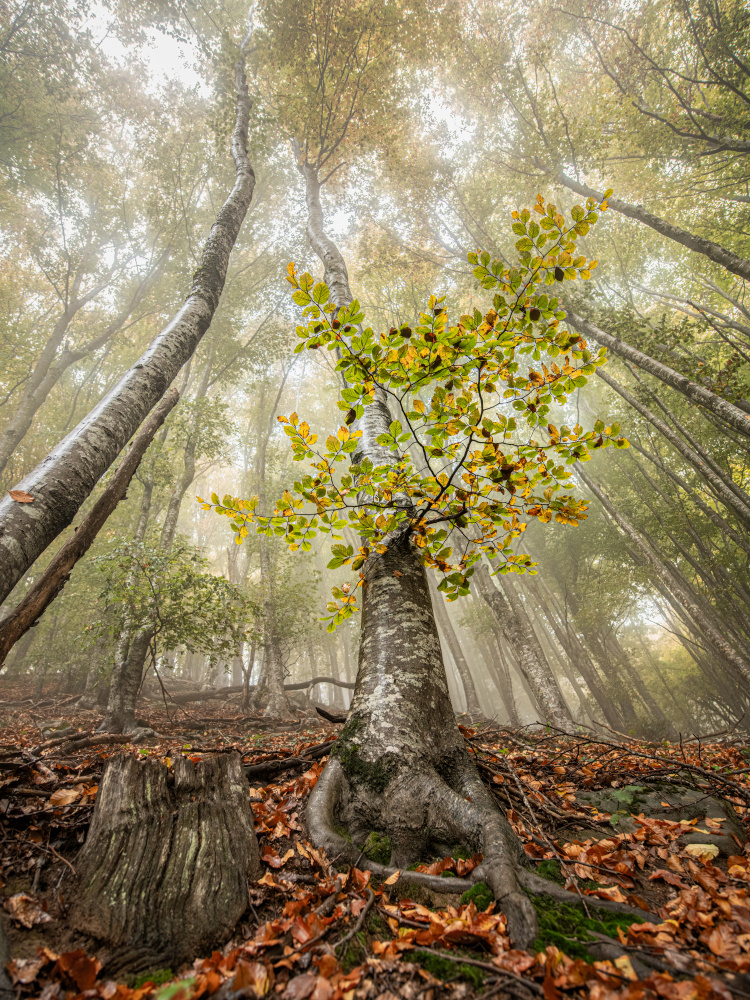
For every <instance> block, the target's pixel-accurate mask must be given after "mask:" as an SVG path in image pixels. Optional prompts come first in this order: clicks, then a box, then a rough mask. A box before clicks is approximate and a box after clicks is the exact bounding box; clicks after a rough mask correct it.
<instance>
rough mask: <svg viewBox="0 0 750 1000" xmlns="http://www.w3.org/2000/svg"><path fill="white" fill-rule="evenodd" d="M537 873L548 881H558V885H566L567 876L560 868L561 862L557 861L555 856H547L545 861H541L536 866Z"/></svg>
mask: <svg viewBox="0 0 750 1000" xmlns="http://www.w3.org/2000/svg"><path fill="white" fill-rule="evenodd" d="M536 873H537V875H540V876H541V877H542V878H546V879H547V881H548V882H557V884H558V885H565V876H564V875H563V873H562V869H561V868H560V862H559V861H555V859H554V858H547V859H546V860H545V861H540V862H539V864H538V865H537V866H536Z"/></svg>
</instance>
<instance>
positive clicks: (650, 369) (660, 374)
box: [567, 310, 750, 437]
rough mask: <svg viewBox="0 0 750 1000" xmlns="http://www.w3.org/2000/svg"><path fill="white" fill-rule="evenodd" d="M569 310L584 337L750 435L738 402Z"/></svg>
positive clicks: (749, 417) (570, 318)
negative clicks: (730, 399) (730, 400)
mask: <svg viewBox="0 0 750 1000" xmlns="http://www.w3.org/2000/svg"><path fill="white" fill-rule="evenodd" d="M567 313H568V322H569V323H570V325H571V326H572V327H574V328H575V329H576V330H578V332H579V333H581V334H583V336H584V337H588V338H590V339H591V340H595V341H596V342H597V343H598V344H601V345H602V347H606V348H607V350H609V351H612V353H613V354H617V355H618V357H621V358H623V359H624V360H625V361H629V362H630V363H631V364H633V365H635V366H636V368H640V370H641V371H644V372H646V373H647V374H649V375H653V376H654V377H655V378H658V379H659V380H660V381H661V382H663V383H664V384H665V385H668V386H670V388H672V389H676V390H677V392H680V393H682V395H683V396H685V397H686V398H687V399H689V400H690V401H691V402H693V403H697V404H698V405H699V406H703V407H704V408H705V409H707V410H710V411H711V412H712V413H715V414H716V416H718V417H720V418H721V419H722V420H723V421H724V422H725V423H727V424H729V425H730V427H734V429H735V430H737V431H739V432H740V433H741V434H744V435H745V437H750V414H747V413H744V412H743V411H742V410H740V409H739V408H738V407H737V406H734V405H733V404H732V403H729V402H727V400H726V399H722V397H721V396H717V395H716V393H715V392H711V391H710V389H705V388H704V387H703V386H702V385H698V384H697V382H692V381H691V380H690V379H689V378H687V376H685V375H680V373H679V372H676V371H675V370H674V369H673V368H669V367H668V366H667V365H664V364H662V363H661V361H656V360H655V359H654V358H651V357H649V356H648V355H647V354H644V353H643V352H642V351H639V350H638V349H637V348H635V347H631V346H630V344H626V343H625V341H624V340H620V338H619V337H613V336H612V334H611V333H606V332H605V331H604V330H602V329H601V328H600V327H598V326H595V325H594V324H593V323H590V322H589V321H588V320H586V319H584V318H583V317H582V316H578V315H576V313H574V312H571V311H570V310H567ZM599 371H601V369H597V372H599Z"/></svg>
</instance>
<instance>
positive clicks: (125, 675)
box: [99, 629, 154, 733]
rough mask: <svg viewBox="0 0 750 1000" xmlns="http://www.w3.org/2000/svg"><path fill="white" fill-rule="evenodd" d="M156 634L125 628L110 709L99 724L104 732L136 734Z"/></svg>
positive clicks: (118, 655)
mask: <svg viewBox="0 0 750 1000" xmlns="http://www.w3.org/2000/svg"><path fill="white" fill-rule="evenodd" d="M153 635H154V633H153V632H152V631H151V629H139V630H138V631H137V632H136V633H135V635H132V634H131V633H130V632H129V631H127V630H126V631H125V632H124V633H123V634H122V636H121V637H120V641H119V643H118V644H117V650H116V652H115V665H114V667H113V669H112V679H111V680H110V683H109V699H108V701H107V710H106V712H105V714H104V718H103V719H102V721H101V723H100V725H99V731H100V732H102V733H132V732H133V731H134V730H135V729H136V724H135V703H136V700H137V698H138V692H139V691H140V689H141V683H142V682H143V665H144V663H145V662H146V657H147V656H148V652H149V647H150V645H151V640H152V638H153Z"/></svg>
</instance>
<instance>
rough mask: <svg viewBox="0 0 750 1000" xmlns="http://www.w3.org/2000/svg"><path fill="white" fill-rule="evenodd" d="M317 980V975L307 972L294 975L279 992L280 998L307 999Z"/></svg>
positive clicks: (286, 999)
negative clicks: (282, 990) (280, 992)
mask: <svg viewBox="0 0 750 1000" xmlns="http://www.w3.org/2000/svg"><path fill="white" fill-rule="evenodd" d="M317 980H318V977H317V976H313V975H311V974H310V973H309V972H306V973H304V975H302V976H295V977H294V979H290V980H289V982H288V983H287V984H286V989H285V990H284V992H283V993H282V994H281V1000H307V997H309V996H310V994H311V993H312V991H313V990H314V989H315V984H316V982H317ZM235 988H236V987H235Z"/></svg>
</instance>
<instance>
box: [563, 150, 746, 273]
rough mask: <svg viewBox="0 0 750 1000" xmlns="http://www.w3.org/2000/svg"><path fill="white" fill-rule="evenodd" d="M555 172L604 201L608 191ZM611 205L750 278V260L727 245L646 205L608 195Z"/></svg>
mask: <svg viewBox="0 0 750 1000" xmlns="http://www.w3.org/2000/svg"><path fill="white" fill-rule="evenodd" d="M553 174H554V176H555V177H556V178H557V180H559V181H560V183H561V184H564V185H565V187H567V188H570V190H571V191H575V192H576V193H577V194H580V195H582V196H583V197H584V198H595V199H596V200H597V201H599V202H601V201H602V197H603V194H604V192H601V193H600V192H599V191H595V190H594V189H593V188H590V187H588V186H587V185H586V184H581V183H580V182H579V181H574V180H573V178H572V177H567V176H566V175H565V174H564V173H562V171H559V170H558V171H553ZM607 204H608V206H609V207H610V208H611V209H613V210H614V211H615V212H619V213H620V215H625V216H627V218H629V219H636V220H637V221H638V222H642V223H643V225H644V226H648V227H649V228H650V229H654V230H655V231H656V232H657V233H660V234H661V235H662V236H666V237H667V239H670V240H674V242H675V243H679V244H680V245H681V246H683V247H687V249H688V250H694V251H695V252H696V253H700V254H703V256H704V257H708V259H709V260H712V261H714V262H715V263H716V264H721V266H722V267H724V268H726V270H727V271H729V272H731V273H732V274H737V275H739V277H740V278H744V279H745V280H746V281H750V261H749V260H746V259H745V258H744V257H740V256H738V255H737V254H736V253H733V252H732V251H731V250H727V249H726V247H723V246H720V245H719V244H718V243H714V242H713V241H712V240H707V239H704V238H703V237H702V236H696V235H695V234H694V233H689V232H688V231H687V230H686V229H681V228H680V227H679V226H675V225H673V224H672V223H671V222H667V221H666V220H665V219H660V218H659V217H658V216H657V215H652V213H651V212H648V211H646V209H645V208H644V207H643V205H630V204H628V202H626V201H621V200H620V199H619V198H608V199H607Z"/></svg>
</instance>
